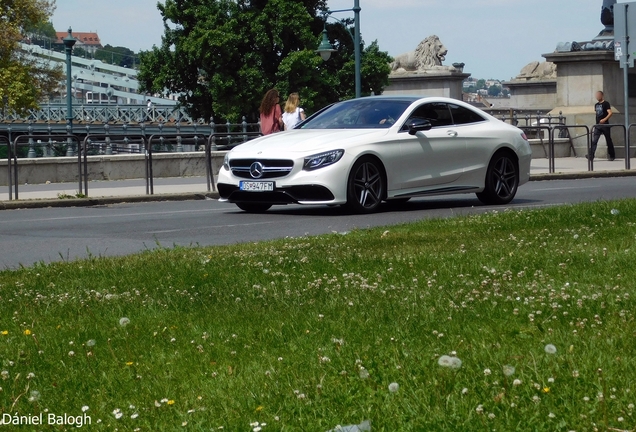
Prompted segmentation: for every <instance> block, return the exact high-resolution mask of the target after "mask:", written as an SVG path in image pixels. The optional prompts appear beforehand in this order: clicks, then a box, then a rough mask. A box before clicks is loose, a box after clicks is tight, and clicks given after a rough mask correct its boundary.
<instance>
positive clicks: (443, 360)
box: [437, 355, 462, 369]
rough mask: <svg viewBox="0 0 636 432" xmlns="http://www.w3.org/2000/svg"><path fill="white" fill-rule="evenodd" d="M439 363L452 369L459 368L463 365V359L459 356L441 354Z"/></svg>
mask: <svg viewBox="0 0 636 432" xmlns="http://www.w3.org/2000/svg"><path fill="white" fill-rule="evenodd" d="M437 364H438V365H440V366H442V367H447V368H451V369H459V368H461V367H462V361H461V360H460V359H459V358H458V357H455V356H447V355H443V356H441V357H440V358H439V359H438V360H437Z"/></svg>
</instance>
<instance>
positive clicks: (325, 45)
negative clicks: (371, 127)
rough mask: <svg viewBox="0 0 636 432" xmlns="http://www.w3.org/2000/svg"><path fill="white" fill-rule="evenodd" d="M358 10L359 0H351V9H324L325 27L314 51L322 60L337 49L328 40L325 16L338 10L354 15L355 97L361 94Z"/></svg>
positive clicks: (325, 59)
mask: <svg viewBox="0 0 636 432" xmlns="http://www.w3.org/2000/svg"><path fill="white" fill-rule="evenodd" d="M360 11H362V8H361V7H360V0H353V9H342V10H336V11H329V10H327V11H325V28H324V30H323V31H322V42H321V43H320V45H319V46H318V49H317V50H316V52H317V53H318V54H320V57H322V59H323V60H324V61H327V60H329V58H330V57H331V53H333V52H335V51H337V50H335V49H334V48H333V46H332V45H331V43H330V42H329V37H328V35H327V27H326V25H327V18H329V17H330V16H331V15H332V14H334V13H339V12H353V16H354V31H353V36H352V39H353V49H354V53H355V83H356V98H359V97H360V96H361V95H362V76H361V74H362V72H361V67H362V62H361V59H360V56H361V53H360Z"/></svg>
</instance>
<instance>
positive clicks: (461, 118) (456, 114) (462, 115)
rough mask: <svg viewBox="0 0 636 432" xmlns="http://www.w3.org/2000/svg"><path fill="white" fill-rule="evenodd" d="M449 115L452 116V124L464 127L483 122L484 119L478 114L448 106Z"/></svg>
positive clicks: (458, 107)
mask: <svg viewBox="0 0 636 432" xmlns="http://www.w3.org/2000/svg"><path fill="white" fill-rule="evenodd" d="M448 107H449V108H450V111H451V114H452V115H453V124H456V125H464V124H470V123H479V122H483V121H485V120H486V119H484V118H483V117H482V116H481V115H480V114H479V113H477V112H475V111H473V110H470V109H468V108H464V107H460V106H459V105H453V104H449V105H448Z"/></svg>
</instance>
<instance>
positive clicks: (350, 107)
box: [300, 99, 411, 129]
mask: <svg viewBox="0 0 636 432" xmlns="http://www.w3.org/2000/svg"><path fill="white" fill-rule="evenodd" d="M410 105H411V102H408V101H401V100H387V99H356V100H352V101H347V102H342V103H338V104H335V105H333V106H331V107H329V108H327V109H326V110H324V111H323V112H321V113H319V114H317V115H316V116H315V117H314V118H311V119H308V121H307V122H305V123H304V124H302V125H300V129H386V128H390V127H391V126H392V125H393V124H395V122H396V121H397V119H399V118H400V116H401V115H402V114H403V113H404V111H405V110H406V109H407V108H408V107H409V106H410Z"/></svg>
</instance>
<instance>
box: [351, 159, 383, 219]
mask: <svg viewBox="0 0 636 432" xmlns="http://www.w3.org/2000/svg"><path fill="white" fill-rule="evenodd" d="M385 195H386V180H385V178H384V170H383V169H382V165H381V164H380V162H379V161H378V160H376V159H374V158H372V157H362V158H360V159H358V160H357V161H356V163H355V164H354V165H353V168H352V169H351V174H349V181H348V182H347V204H346V207H347V208H348V209H349V210H350V211H353V212H355V213H371V212H374V211H376V210H377V209H378V207H380V204H382V200H383V199H384V197H385Z"/></svg>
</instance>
